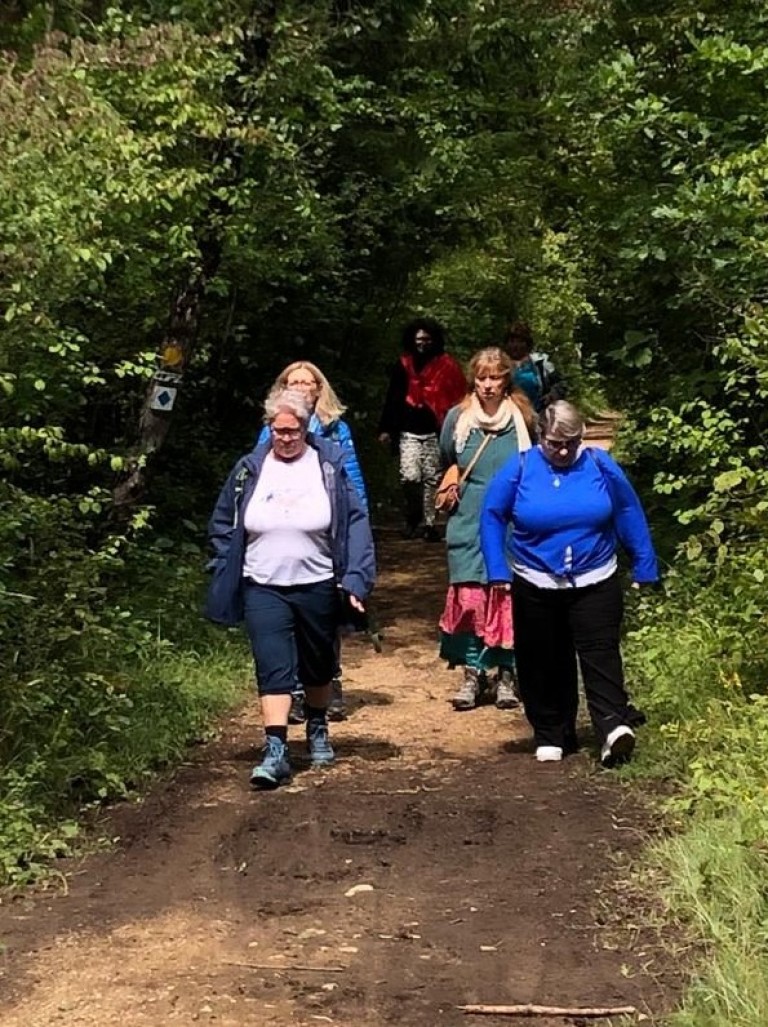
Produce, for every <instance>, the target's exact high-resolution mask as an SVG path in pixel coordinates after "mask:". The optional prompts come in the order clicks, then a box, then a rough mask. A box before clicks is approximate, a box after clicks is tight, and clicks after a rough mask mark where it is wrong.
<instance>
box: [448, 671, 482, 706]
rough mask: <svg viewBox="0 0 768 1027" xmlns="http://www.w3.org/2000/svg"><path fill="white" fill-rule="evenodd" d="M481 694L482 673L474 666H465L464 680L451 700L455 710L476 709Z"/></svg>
mask: <svg viewBox="0 0 768 1027" xmlns="http://www.w3.org/2000/svg"><path fill="white" fill-rule="evenodd" d="M479 695H480V675H479V673H478V672H477V671H476V670H475V669H474V667H465V668H464V680H463V681H462V682H461V684H460V685H459V689H458V691H457V692H456V695H454V697H453V699H451V702H452V703H453V708H454V710H474V708H475V706H477V700H478V697H479Z"/></svg>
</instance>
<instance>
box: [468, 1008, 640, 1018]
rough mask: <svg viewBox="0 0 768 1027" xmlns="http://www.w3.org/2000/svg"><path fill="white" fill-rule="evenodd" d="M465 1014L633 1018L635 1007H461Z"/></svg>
mask: <svg viewBox="0 0 768 1027" xmlns="http://www.w3.org/2000/svg"><path fill="white" fill-rule="evenodd" d="M458 1008H459V1009H460V1010H461V1011H462V1012H464V1013H474V1014H476V1015H477V1016H575V1017H578V1016H580V1017H582V1018H585V1019H586V1018H588V1017H589V1018H597V1017H601V1016H632V1015H633V1013H637V1009H635V1007H634V1006H604V1007H602V1008H599V1007H595V1006H592V1007H590V1006H585V1007H579V1006H532V1005H524V1006H459V1007H458Z"/></svg>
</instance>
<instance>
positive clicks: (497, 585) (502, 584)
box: [488, 581, 512, 592]
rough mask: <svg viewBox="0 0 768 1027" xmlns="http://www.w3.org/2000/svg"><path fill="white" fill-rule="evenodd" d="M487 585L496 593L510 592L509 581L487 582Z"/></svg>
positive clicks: (510, 584)
mask: <svg viewBox="0 0 768 1027" xmlns="http://www.w3.org/2000/svg"><path fill="white" fill-rule="evenodd" d="M488 584H489V585H490V586H491V588H494V589H496V591H497V592H511V591H512V583H511V582H509V581H489V582H488Z"/></svg>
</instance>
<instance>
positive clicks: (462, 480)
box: [458, 432, 493, 488]
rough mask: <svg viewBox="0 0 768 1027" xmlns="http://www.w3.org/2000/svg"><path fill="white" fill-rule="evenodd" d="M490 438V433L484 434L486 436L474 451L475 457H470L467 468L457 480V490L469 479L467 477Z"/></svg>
mask: <svg viewBox="0 0 768 1027" xmlns="http://www.w3.org/2000/svg"><path fill="white" fill-rule="evenodd" d="M492 438H493V434H492V433H491V432H486V434H485V436H484V438H483V441H482V442H481V443H480V445H479V446H478V447H477V449H476V450H475V455H474V456H473V457H472V459H471V460H470V461H469V463H468V464H467V466H466V467H465V468H464V471H463V473H462V475H461V477H460V478H459V481H458V487H459V488H461V486H462V485H463V484H464V482H465V481H466V480H467V478H468V477H469V475H470V473H471V471H472V468H473V467H474V466H475V464H476V463H477V461H478V460H479V459H480V457H481V456H482V453H483V450H484V449H485V447H486V446H487V445H488V443H489V442H490V441H491V439H492Z"/></svg>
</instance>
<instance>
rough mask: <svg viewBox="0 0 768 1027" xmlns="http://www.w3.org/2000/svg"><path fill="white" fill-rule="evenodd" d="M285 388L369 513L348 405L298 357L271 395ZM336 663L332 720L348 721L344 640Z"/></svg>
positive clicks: (297, 718)
mask: <svg viewBox="0 0 768 1027" xmlns="http://www.w3.org/2000/svg"><path fill="white" fill-rule="evenodd" d="M284 389H295V390H297V391H298V392H301V393H302V395H303V396H304V397H305V398H306V400H307V402H308V403H309V406H310V409H311V411H312V416H311V417H310V420H309V430H310V432H311V433H312V434H313V435H314V436H315V438H320V439H325V440H326V441H327V442H335V443H336V445H337V446H339V447H340V449H341V452H342V458H343V461H344V466H345V468H346V471H347V474H348V475H349V479H350V481H351V482H352V484H353V485H354V487H355V492H357V495H358V497H359V498H360V503H361V504H362V507H363V509H364V510H365V512H366V513H368V496H367V495H366V491H365V481H364V480H363V472H362V471H361V470H360V462H359V461H358V459H357V452H356V450H355V443H354V440H353V438H352V432H351V431H350V430H349V425H348V424H347V422H346V421H344V420H342V414H343V413H344V411H345V410H346V407H345V406H344V405H343V404H342V402H341V400H340V399H339V397H338V396H337V395H336V393H335V392H334V390H333V386H332V385H331V383H330V382H329V381H328V379H327V378H326V377H325V375H324V374H323V372H322V371H321V370H320V368H319V367H317V365H316V364H311V363H310V362H309V361H308V360H295V361H294V362H293V363H292V364H289V365H288V366H287V367H285V368H283V370H282V371H281V372H280V374H279V375H278V376H277V378H276V379H275V383H274V385H273V386H272V388H271V390H270V396H275V395H277V394H278V393H280V392H282V391H283V390H284ZM267 442H269V428H267V427H266V426H265V427H264V428H262V430H261V433H260V434H259V436H258V438H257V439H256V445H257V446H263V445H265V444H266V443H267ZM336 653H337V666H336V673H335V674H334V676H333V681H332V682H331V701H330V703H329V704H328V719H329V720H345V719H346V716H347V709H346V704H345V702H344V693H343V689H342V684H341V639H340V638H339V639H338V640H337V643H336ZM304 707H305V702H304V689H303V687H302V686H301V684H299V683H297V686H296V689H295V691H294V693H293V702H292V704H291V712H290V716H289V720H290V722H291V723H292V724H300V723H301V722H302V721H303V720H304V714H305V708H304Z"/></svg>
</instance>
